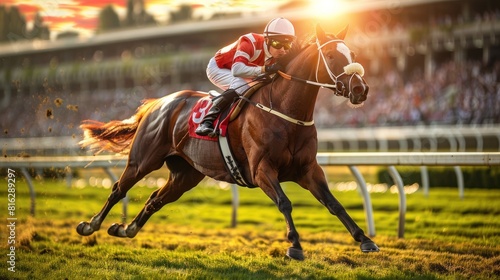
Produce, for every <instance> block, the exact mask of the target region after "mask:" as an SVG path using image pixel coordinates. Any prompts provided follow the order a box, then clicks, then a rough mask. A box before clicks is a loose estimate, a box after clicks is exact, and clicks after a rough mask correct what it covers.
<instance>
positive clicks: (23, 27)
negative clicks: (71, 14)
mask: <svg viewBox="0 0 500 280" xmlns="http://www.w3.org/2000/svg"><path fill="white" fill-rule="evenodd" d="M141 2H142V1H141ZM134 4H136V1H134V0H128V1H127V14H126V16H125V18H124V19H120V17H119V16H118V13H117V12H116V11H115V9H114V7H113V6H112V5H108V6H106V7H104V8H103V9H102V10H101V11H100V12H99V16H98V26H97V30H96V32H97V33H103V32H107V31H112V30H116V29H120V28H129V27H138V26H147V25H156V24H157V22H156V20H155V19H154V17H153V16H152V15H150V14H148V13H147V12H146V11H145V9H144V7H143V6H142V7H140V8H139V9H137V7H134ZM169 13H170V14H169V16H170V23H175V22H182V21H187V20H191V19H192V14H193V9H192V7H191V6H190V5H187V4H183V5H181V6H180V8H179V9H178V10H177V11H171V12H169ZM78 35H79V33H78V32H76V31H66V32H62V33H59V34H58V35H57V37H56V39H61V38H68V37H78ZM34 39H39V40H49V39H50V28H49V26H47V25H46V24H45V23H44V22H43V17H42V15H41V14H40V12H37V13H36V14H35V17H34V19H33V25H32V27H31V28H28V27H27V22H26V17H25V16H24V15H23V14H22V13H21V11H20V10H19V8H18V7H17V6H10V7H6V6H3V5H0V43H4V42H12V41H24V40H34Z"/></svg>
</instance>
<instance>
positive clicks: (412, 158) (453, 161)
mask: <svg viewBox="0 0 500 280" xmlns="http://www.w3.org/2000/svg"><path fill="white" fill-rule="evenodd" d="M317 160H318V163H319V164H321V165H324V166H349V168H350V170H351V172H352V174H353V175H354V177H355V178H356V180H357V182H358V187H359V189H360V192H361V195H362V197H363V204H364V209H365V218H366V222H367V228H368V235H370V236H374V235H375V223H374V221H373V208H372V204H371V200H370V196H369V193H368V189H367V186H366V183H365V180H364V178H363V176H362V175H361V173H360V172H359V171H358V169H357V167H356V166H367V165H374V166H388V169H389V174H390V175H391V177H392V179H393V181H394V183H395V184H396V186H397V188H398V193H399V229H398V236H399V237H401V238H402V237H403V236H404V222H405V215H406V196H405V192H404V184H403V180H402V178H401V176H400V175H399V173H398V171H397V170H396V168H395V166H397V165H401V166H498V165H500V152H447V153H442V152H386V153H384V152H370V153H369V152H363V153H318V155H317ZM126 163H127V158H126V157H121V156H75V157H3V158H0V167H1V168H13V169H20V170H21V172H22V173H23V175H24V176H25V178H26V181H27V183H28V187H29V189H30V196H31V214H32V215H34V214H35V190H34V186H33V181H32V180H31V177H30V175H29V172H28V168H44V167H54V168H67V169H69V170H71V169H75V168H103V169H104V171H105V172H106V173H107V174H108V176H110V177H111V179H112V180H113V181H116V180H117V177H116V176H115V175H114V174H113V172H111V170H110V168H112V167H125V165H126ZM460 175H461V173H460ZM457 179H458V180H459V189H460V196H461V197H463V178H461V176H459V174H458V173H457ZM460 180H462V183H460ZM424 188H425V186H424ZM427 188H428V186H427ZM232 190H233V215H232V216H233V221H232V224H233V226H235V225H236V212H237V207H238V203H237V202H238V187H237V186H235V185H233V187H232ZM424 191H425V189H424ZM427 192H428V191H427ZM127 203H128V199H127V198H125V199H124V200H123V212H124V217H126V213H127Z"/></svg>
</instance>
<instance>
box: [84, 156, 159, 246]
mask: <svg viewBox="0 0 500 280" xmlns="http://www.w3.org/2000/svg"><path fill="white" fill-rule="evenodd" d="M160 166H161V164H160ZM153 170H154V169H153ZM153 170H151V171H153ZM151 171H146V172H140V170H139V167H138V166H137V164H132V163H131V161H130V159H129V163H128V164H127V167H126V168H125V170H124V171H123V173H122V175H121V176H120V179H119V180H118V181H117V182H115V184H114V185H113V188H112V190H111V194H110V195H109V197H108V200H107V201H106V203H105V204H104V206H103V208H102V209H101V211H100V212H99V213H97V214H96V215H95V216H93V217H92V219H91V220H90V222H81V223H80V224H78V226H77V228H76V231H77V232H78V234H80V235H83V236H88V235H91V234H92V233H93V232H95V231H98V230H99V228H100V227H101V224H102V222H103V221H104V218H106V216H107V215H108V213H109V211H110V210H111V208H113V206H114V205H115V204H116V203H118V202H119V201H120V200H121V199H122V198H124V197H125V196H126V194H127V192H128V191H129V190H130V189H131V188H132V187H133V186H134V185H135V184H136V183H137V182H139V180H141V179H142V178H143V177H144V176H146V175H147V174H148V173H150V172H151Z"/></svg>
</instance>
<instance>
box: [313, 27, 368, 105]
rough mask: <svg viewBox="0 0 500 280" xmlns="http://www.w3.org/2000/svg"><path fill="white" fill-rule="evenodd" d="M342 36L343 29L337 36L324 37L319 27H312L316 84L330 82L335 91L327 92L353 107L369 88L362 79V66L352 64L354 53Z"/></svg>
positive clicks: (343, 33)
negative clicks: (313, 28) (314, 31)
mask: <svg viewBox="0 0 500 280" xmlns="http://www.w3.org/2000/svg"><path fill="white" fill-rule="evenodd" d="M346 33H347V27H346V28H345V29H344V30H342V31H341V32H340V33H338V34H337V35H331V34H326V33H325V31H323V29H322V28H321V27H320V26H319V25H318V26H317V27H316V45H317V47H318V52H319V57H318V65H317V67H316V80H317V81H318V82H320V83H325V84H330V83H331V82H332V81H333V84H334V85H335V88H332V87H330V88H331V89H332V90H334V91H335V93H336V94H337V95H342V96H344V97H346V98H349V101H350V102H351V103H352V104H354V105H357V104H362V103H363V101H365V100H366V98H367V97H368V90H369V87H368V84H367V83H366V81H365V80H364V79H363V77H362V76H363V74H364V69H363V66H361V64H359V63H356V62H354V53H353V52H352V51H351V50H350V49H349V48H348V47H347V45H346V44H345V42H344V37H345V35H346Z"/></svg>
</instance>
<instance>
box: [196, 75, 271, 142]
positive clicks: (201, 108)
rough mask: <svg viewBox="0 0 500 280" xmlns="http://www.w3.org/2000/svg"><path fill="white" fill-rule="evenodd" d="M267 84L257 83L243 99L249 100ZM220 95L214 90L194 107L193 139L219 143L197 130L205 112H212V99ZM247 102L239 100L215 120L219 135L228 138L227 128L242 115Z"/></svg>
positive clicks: (247, 91)
mask: <svg viewBox="0 0 500 280" xmlns="http://www.w3.org/2000/svg"><path fill="white" fill-rule="evenodd" d="M265 84H266V83H262V82H260V83H256V84H254V85H252V86H251V87H250V88H249V89H247V90H246V91H245V92H244V93H243V95H242V96H243V97H244V98H245V99H249V98H250V97H251V96H252V95H253V94H254V93H255V92H256V91H257V90H258V89H259V88H261V87H262V86H263V85H265ZM219 95H220V93H219V92H217V91H215V90H212V91H209V92H208V95H207V96H206V97H203V98H202V99H200V100H199V101H198V102H197V103H196V105H195V106H194V107H193V110H192V112H191V115H190V118H189V136H190V137H192V138H197V139H203V140H210V141H217V137H215V138H214V137H209V136H199V135H197V134H196V133H195V130H196V128H197V127H198V125H199V124H200V123H201V120H202V119H203V116H204V114H205V112H208V110H210V107H212V102H211V99H212V98H215V97H217V96H219ZM246 103H247V102H246V101H245V100H243V99H238V100H237V101H236V102H234V103H233V104H232V105H231V106H229V108H228V109H227V110H225V111H224V112H222V113H221V114H220V115H219V117H218V118H217V119H216V120H215V122H214V130H215V131H218V134H219V135H222V136H226V133H227V127H228V125H229V123H230V122H231V121H233V120H235V119H236V118H237V117H238V115H239V114H240V112H241V110H242V109H243V107H245V104H246Z"/></svg>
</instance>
